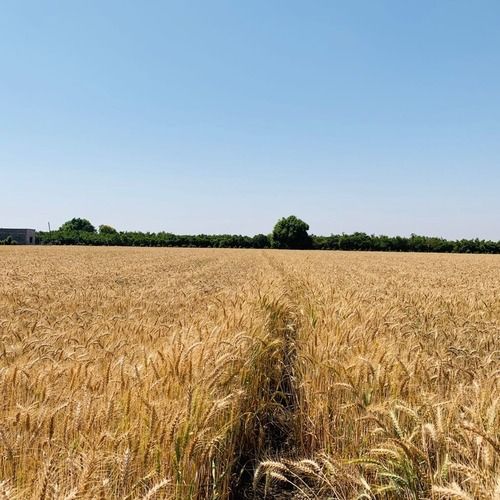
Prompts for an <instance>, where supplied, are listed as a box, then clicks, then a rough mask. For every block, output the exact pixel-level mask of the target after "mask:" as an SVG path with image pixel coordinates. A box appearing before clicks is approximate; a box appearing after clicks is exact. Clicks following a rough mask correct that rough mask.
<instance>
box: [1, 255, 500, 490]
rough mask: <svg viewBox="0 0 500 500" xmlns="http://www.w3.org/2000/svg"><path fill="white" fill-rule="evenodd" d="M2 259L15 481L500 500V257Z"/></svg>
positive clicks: (7, 468) (9, 483) (4, 422)
mask: <svg viewBox="0 0 500 500" xmlns="http://www.w3.org/2000/svg"><path fill="white" fill-rule="evenodd" d="M0 266H1V269H0V270H1V272H2V274H1V277H0V386H1V388H2V396H3V397H2V401H1V403H0V496H1V497H2V498H34V499H35V498H38V499H41V498H44V499H63V498H67V499H69V498H78V499H84V498H85V499H91V498H103V499H122V498H128V499H134V498H148V499H159V498H177V499H187V498H200V499H205V498H207V499H208V498H214V499H216V498H219V499H223V498H233V499H237V498H245V497H249V498H253V497H255V498H260V497H264V496H267V497H268V498H279V497H280V496H282V497H283V498H285V497H287V498H290V497H295V498H346V499H347V498H436V499H438V498H490V499H494V498H498V492H499V491H500V488H499V484H500V457H499V454H500V417H499V411H498V408H499V399H500V396H499V394H500V391H499V385H500V384H499V377H500V342H499V334H500V259H499V258H498V257H497V256H472V255H431V254H376V253H373V254H369V253H354V252H353V253H344V252H285V251H256V250H212V249H206V250H201V249H140V248H139V249H126V248H125V249H124V248H122V249H119V248H88V247H86V248H83V247H82V248H80V247H67V248H57V247H52V248H51V247H41V248H40V247H36V248H22V247H13V248H12V247H2V248H0Z"/></svg>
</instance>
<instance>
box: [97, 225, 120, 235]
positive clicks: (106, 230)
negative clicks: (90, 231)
mask: <svg viewBox="0 0 500 500" xmlns="http://www.w3.org/2000/svg"><path fill="white" fill-rule="evenodd" d="M117 232H118V231H117V230H116V229H115V228H114V227H113V226H108V224H101V225H100V226H99V233H100V234H116V233H117Z"/></svg>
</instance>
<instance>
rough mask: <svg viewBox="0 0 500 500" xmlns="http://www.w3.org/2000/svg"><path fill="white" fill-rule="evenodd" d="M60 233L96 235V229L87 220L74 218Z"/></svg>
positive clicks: (66, 223) (62, 227)
mask: <svg viewBox="0 0 500 500" xmlns="http://www.w3.org/2000/svg"><path fill="white" fill-rule="evenodd" d="M59 231H83V232H85V233H95V227H94V226H93V225H92V224H91V223H90V221H88V220H87V219H79V218H74V219H71V220H69V221H67V222H65V223H64V224H63V225H62V226H61V227H60V228H59Z"/></svg>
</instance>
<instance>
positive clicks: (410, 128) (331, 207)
mask: <svg viewBox="0 0 500 500" xmlns="http://www.w3.org/2000/svg"><path fill="white" fill-rule="evenodd" d="M499 26H500V2H499V1H498V0H493V1H470V0H467V1H444V0H440V1H422V0H415V1H400V0H394V1H371V0H366V1H351V0H349V1H347V0H346V1H343V2H340V1H333V0H328V1H326V0H325V1H319V0H317V1H306V0H303V1H300V2H299V1H291V0H280V1H278V0H262V1H260V0H251V1H234V0H231V1H230V0H227V1H219V0H211V1H205V0H204V1H186V0H182V1H181V0H179V1H166V0H164V1H143V2H142V1H133V2H132V1H124V0H120V1H110V0H106V1H102V0H93V1H66V0H64V1H40V0H33V1H23V0H7V1H4V2H2V6H1V12H0V42H1V43H0V186H1V189H0V226H14V227H16V226H20V227H34V228H36V229H44V228H46V227H47V221H50V222H51V225H52V227H53V228H55V227H57V226H59V225H60V224H61V223H62V222H64V221H65V220H67V219H70V218H72V217H86V218H88V219H90V220H91V221H92V222H93V223H94V224H96V225H99V224H102V223H106V224H111V225H113V226H115V227H116V228H117V229H119V230H128V229H136V230H144V231H147V230H149V231H159V230H166V231H171V232H176V233H202V232H204V233H225V232H229V233H242V234H254V233H258V232H269V231H270V230H271V228H272V226H273V224H274V222H275V221H276V219H278V218H279V217H281V216H285V215H290V214H295V215H297V216H299V217H301V218H303V219H304V220H306V221H307V222H308V223H309V224H310V226H311V231H312V232H313V233H316V234H330V233H332V232H333V233H338V232H342V231H345V232H352V231H365V232H368V233H376V234H379V233H383V234H390V235H393V234H402V235H408V234H410V233H411V232H415V233H419V234H428V235H440V236H445V237H449V238H459V237H460V238H461V237H475V236H478V237H481V238H490V239H494V240H498V239H500V194H499V193H500V29H499Z"/></svg>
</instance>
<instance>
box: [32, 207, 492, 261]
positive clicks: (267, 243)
mask: <svg viewBox="0 0 500 500" xmlns="http://www.w3.org/2000/svg"><path fill="white" fill-rule="evenodd" d="M308 230H309V226H308V224H307V223H305V222H304V221H302V220H300V219H298V218H297V217H295V216H293V215H292V216H290V217H286V218H282V219H280V220H279V221H278V222H277V223H276V225H275V226H274V228H273V231H272V233H271V234H256V235H255V236H243V235H239V234H197V235H179V234H173V233H168V232H164V231H161V232H159V233H151V232H139V231H117V230H116V229H114V228H113V227H112V226H109V225H101V226H99V228H95V227H94V226H93V225H92V224H91V223H90V222H89V221H88V220H87V219H79V218H75V219H72V220H70V221H68V222H66V223H64V224H63V225H62V226H61V227H60V228H59V229H58V230H56V231H51V232H38V233H37V243H38V244H42V245H96V246H136V247H197V248H282V249H312V250H365V251H391V252H441V253H445V252H446V253H490V254H492V253H500V241H496V242H495V241H488V240H480V239H477V238H476V239H469V240H467V239H461V240H446V239H444V238H438V237H432V236H419V235H416V234H412V235H411V236H409V237H404V236H385V235H373V234H371V235H370V234H366V233H362V232H355V233H352V234H344V233H343V234H331V235H330V236H317V235H309V234H308Z"/></svg>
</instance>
